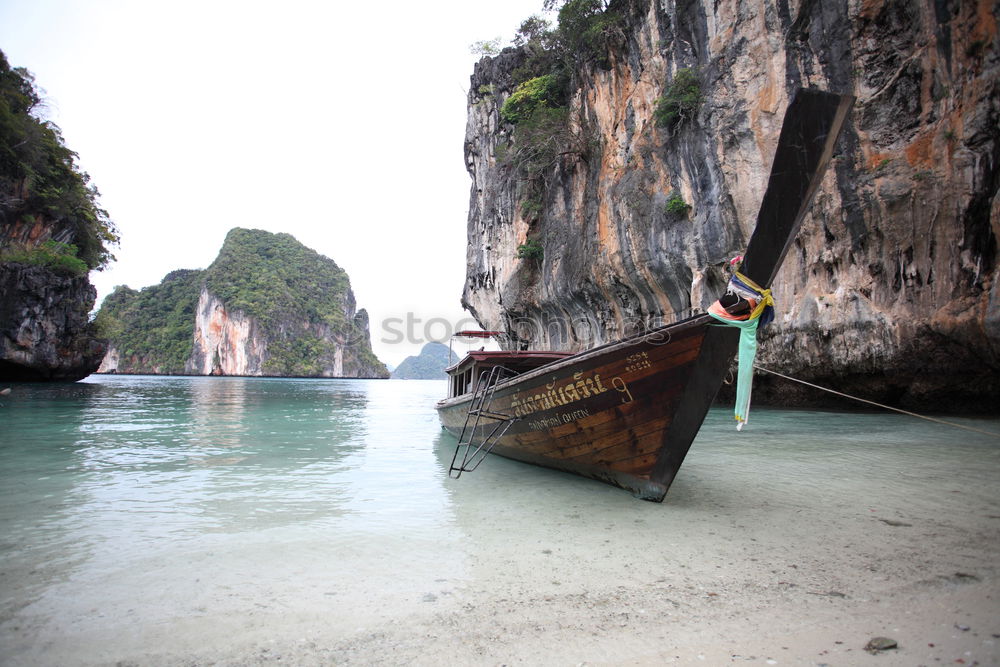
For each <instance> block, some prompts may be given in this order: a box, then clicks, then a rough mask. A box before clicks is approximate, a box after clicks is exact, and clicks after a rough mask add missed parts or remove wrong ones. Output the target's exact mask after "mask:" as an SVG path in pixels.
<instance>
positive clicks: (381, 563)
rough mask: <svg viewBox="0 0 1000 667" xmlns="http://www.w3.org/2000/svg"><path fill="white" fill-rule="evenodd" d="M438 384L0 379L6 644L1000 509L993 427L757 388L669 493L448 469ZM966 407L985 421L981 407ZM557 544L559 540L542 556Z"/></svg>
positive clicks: (383, 603)
mask: <svg viewBox="0 0 1000 667" xmlns="http://www.w3.org/2000/svg"><path fill="white" fill-rule="evenodd" d="M444 390H445V383H444V382H420V381H352V380H283V379H249V378H154V377H125V376H95V377H92V378H89V379H88V380H87V381H85V382H81V383H76V384H67V385H16V386H14V388H13V392H12V393H11V394H10V395H9V396H6V397H0V557H2V561H0V562H2V568H0V583H2V591H0V658H6V660H3V659H0V662H4V663H6V662H8V661H10V662H11V663H15V664H37V663H39V661H40V662H41V663H46V662H47V661H50V660H51V664H60V662H61V660H63V659H65V656H76V657H80V656H86V659H83V658H81V662H83V663H86V662H88V661H93V662H97V663H100V662H101V661H114V660H116V659H117V658H118V657H120V656H121V655H131V654H134V653H135V652H137V651H140V650H150V647H154V648H156V647H160V649H162V650H166V648H164V647H166V646H169V647H171V648H172V650H179V651H183V650H185V648H184V647H185V646H189V647H202V646H204V645H206V643H211V642H217V641H221V639H220V637H227V636H243V635H247V636H259V635H260V633H261V632H264V633H265V634H266V633H267V632H273V633H275V634H276V635H278V636H284V635H283V633H284V634H288V633H291V634H294V635H296V636H297V634H298V633H302V634H303V635H306V634H308V632H313V631H316V632H318V631H319V630H318V629H317V628H318V627H319V626H317V625H316V624H317V623H319V621H318V620H317V619H320V618H321V619H322V626H323V628H324V631H326V632H333V633H335V634H336V633H343V634H345V635H346V634H349V633H354V632H357V631H358V628H362V627H365V626H371V625H372V624H376V625H377V624H379V623H387V622H391V620H392V619H393V618H397V617H399V616H400V615H403V614H407V613H422V612H424V611H427V610H429V609H431V608H434V609H440V608H442V607H443V606H445V605H447V604H461V601H462V599H463V595H468V594H471V593H470V591H471V592H475V591H479V592H480V593H482V592H483V591H492V590H495V587H503V586H507V587H508V588H511V589H513V590H516V589H517V587H518V586H519V585H522V584H523V581H524V580H525V578H528V579H530V578H531V577H532V576H538V577H540V579H539V580H538V581H536V582H535V583H534V589H537V590H541V591H543V592H544V590H546V589H553V590H565V589H560V588H559V587H564V586H572V585H574V583H575V584H578V585H580V586H584V585H585V584H584V582H583V581H582V580H581V579H579V577H581V576H583V575H582V574H581V573H580V572H579V571H578V568H577V565H576V564H577V563H581V562H586V563H588V568H587V576H588V577H594V576H597V577H598V578H600V577H606V578H607V579H609V580H610V579H613V578H615V577H620V576H621V571H620V562H621V559H622V558H634V552H635V549H634V548H635V545H636V543H637V539H638V541H639V542H640V543H641V542H642V540H643V539H645V537H644V535H647V534H648V533H646V532H645V531H646V530H647V529H648V530H651V531H653V532H658V534H660V535H662V536H664V537H663V540H664V543H666V544H669V545H671V548H672V549H673V551H672V553H673V556H672V557H675V558H678V559H681V558H684V557H686V556H685V554H687V556H690V557H691V558H692V559H695V556H696V552H698V551H699V550H703V549H704V548H705V546H706V545H709V547H712V548H715V547H717V548H718V550H719V552H720V553H722V554H724V553H725V550H726V549H727V548H730V547H729V546H727V544H723V543H722V539H723V538H722V537H713V535H715V532H714V529H713V530H712V531H709V532H707V533H704V534H701V533H700V531H702V530H703V529H704V530H707V527H708V526H713V525H715V524H718V523H719V522H720V521H723V522H725V523H726V525H731V526H733V527H737V526H738V527H740V528H744V527H745V526H746V525H752V526H753V529H754V530H758V531H764V532H766V531H767V530H772V531H778V532H779V533H780V534H781V535H782V536H783V537H784V538H786V539H799V540H803V541H804V542H806V543H808V542H809V540H814V539H815V540H818V539H819V537H816V536H814V535H812V534H811V533H809V532H808V530H809V528H808V526H806V525H805V524H802V525H799V524H798V523H795V522H789V521H788V518H789V517H795V519H796V521H804V522H805V523H806V524H811V523H813V522H814V521H833V522H834V524H832V525H831V530H834V529H835V528H836V522H841V523H842V524H843V525H842V526H840V528H841V529H843V530H845V531H849V529H851V528H850V527H851V526H852V525H853V523H852V522H853V519H852V518H851V517H855V516H858V517H861V518H863V519H864V520H865V521H868V520H870V519H871V516H869V513H876V512H877V513H879V514H878V516H880V517H886V518H889V519H890V520H903V521H908V522H911V523H912V521H913V520H914V519H913V518H912V517H914V516H926V517H929V519H928V520H931V521H933V520H935V519H934V517H942V516H948V515H949V513H951V514H954V515H956V516H974V517H976V519H975V520H976V521H978V522H979V524H976V525H975V526H973V527H972V528H970V530H987V531H992V532H994V533H996V532H997V526H998V525H1000V522H998V521H997V519H1000V482H998V480H1000V440H998V439H995V438H990V437H988V436H983V435H978V434H974V433H968V432H963V431H956V430H953V429H948V428H946V427H943V426H939V425H935V424H928V423H926V422H922V421H917V420H913V419H910V418H907V417H902V416H898V415H892V414H841V413H830V412H809V411H794V412H792V411H776V410H755V411H754V412H753V413H752V415H751V422H750V425H749V427H748V429H747V430H746V431H745V432H744V433H742V434H737V432H736V431H735V429H734V428H733V427H732V424H733V422H732V418H731V416H730V414H729V412H728V411H726V410H721V409H720V410H713V412H712V413H711V414H710V417H709V420H708V422H707V423H706V425H705V428H704V429H703V431H702V433H701V434H700V435H699V437H698V440H696V442H695V445H694V446H693V448H692V451H691V454H690V455H689V457H688V460H687V462H686V463H685V465H684V467H683V468H682V469H681V474H680V475H679V477H678V479H677V481H676V482H675V484H674V487H673V488H672V489H671V491H670V493H669V494H668V496H667V502H665V503H664V504H662V505H657V504H652V503H644V502H641V501H637V500H634V499H633V498H631V496H629V495H628V494H627V493H625V492H622V491H620V490H617V489H613V488H611V487H607V486H605V485H601V484H598V483H596V482H592V481H589V480H583V479H581V478H576V477H572V476H569V475H565V474H562V473H556V472H552V471H546V470H542V469H538V468H534V467H530V466H525V465H523V464H519V463H516V462H511V461H506V460H503V459H497V458H491V459H489V460H488V461H487V462H486V463H484V464H483V466H482V467H481V468H480V469H479V470H477V471H476V472H475V473H470V474H466V475H463V476H462V478H461V479H460V480H451V479H449V478H448V475H447V463H448V461H449V460H450V457H451V454H452V451H453V447H454V444H455V441H454V439H452V438H451V437H450V436H447V435H446V434H444V433H443V432H442V431H441V430H440V427H439V424H438V420H437V416H436V414H435V411H434V409H433V405H434V403H435V401H436V400H437V399H438V398H439V397H440V396H441V395H442V394H443V392H444ZM959 421H962V423H966V424H972V425H976V426H977V427H981V428H987V429H992V430H994V431H998V432H1000V422H998V420H968V419H966V420H959ZM831 512H833V514H830V513H831ZM720 516H722V517H723V518H722V519H720V518H719V517H720ZM872 516H874V515H872ZM713 517H714V519H713ZM713 521H714V522H715V524H713ZM637 524H641V525H642V528H643V532H642V533H639V534H638V536H637V534H636V533H635V530H636V526H637ZM865 525H866V526H867V525H868V524H865ZM880 527H884V526H880ZM678 534H681V535H685V536H686V537H685V539H678V538H677V535H678ZM845 534H846V533H845ZM762 535H763V533H762ZM688 538H690V539H688ZM726 539H727V540H728V539H729V538H726ZM747 539H751V538H747ZM752 539H753V540H754V541H756V539H757V537H754V538H752ZM845 539H846V538H845ZM713 540H719V542H714V541H713ZM554 544H558V545H559V546H558V547H556V546H553V545H554ZM745 544H750V543H749V542H746V543H745ZM817 544H818V543H817ZM914 548H917V547H916V546H914ZM553 549H558V550H561V551H562V553H563V554H564V556H566V558H565V563H563V564H561V565H559V566H557V567H552V565H551V563H550V560H546V559H547V558H548V557H549V555H550V554H552V553H553ZM595 554H605V555H606V556H607V558H604V559H599V558H597V557H596V555H595ZM543 564H544V567H545V568H548V569H547V570H546V572H545V574H544V575H539V574H533V573H537V572H539V571H540V570H541V568H542V566H543ZM692 567H696V566H692ZM956 567H957V566H956ZM586 585H588V586H592V585H593V584H586ZM276 618H291V619H293V620H294V623H293V622H292V621H289V622H288V623H286V624H285V625H282V624H281V623H278V622H277V621H275V619H276ZM276 623H277V625H276ZM309 628H312V629H311V630H310V629H309ZM191 650H194V648H191ZM52 656H56V657H55V658H53V657H52ZM58 656H63V658H62V659H59V658H58ZM70 662H75V661H74V660H70Z"/></svg>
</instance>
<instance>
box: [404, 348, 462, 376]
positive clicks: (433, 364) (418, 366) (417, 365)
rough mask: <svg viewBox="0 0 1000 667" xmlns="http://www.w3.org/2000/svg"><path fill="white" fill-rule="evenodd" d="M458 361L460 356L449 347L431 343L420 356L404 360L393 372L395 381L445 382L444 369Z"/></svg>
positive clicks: (422, 350)
mask: <svg viewBox="0 0 1000 667" xmlns="http://www.w3.org/2000/svg"><path fill="white" fill-rule="evenodd" d="M456 361H458V355H456V354H455V353H454V352H451V350H449V349H448V346H447V345H442V344H441V343H436V342H431V343H427V344H426V345H424V347H423V349H421V350H420V354H419V355H415V356H410V357H407V358H406V359H404V360H403V362H402V363H401V364H399V366H397V367H396V370H394V371H393V372H392V376H391V377H392V379H393V380H444V379H445V378H447V377H448V376H447V374H446V373H445V372H444V369H445V368H447V367H448V366H450V365H451V364H453V363H455V362H456Z"/></svg>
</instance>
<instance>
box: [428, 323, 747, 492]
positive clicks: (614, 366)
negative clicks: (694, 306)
mask: <svg viewBox="0 0 1000 667" xmlns="http://www.w3.org/2000/svg"><path fill="white" fill-rule="evenodd" d="M711 322H712V320H711V318H709V317H708V316H707V315H702V316H698V317H695V318H691V319H689V320H685V321H683V322H679V323H677V324H674V325H671V326H667V327H663V328H660V329H655V330H652V331H650V332H649V333H647V334H645V335H641V336H636V337H634V338H630V339H627V340H624V341H621V342H619V343H615V344H612V345H607V346H604V347H601V348H597V349H594V350H590V351H588V352H584V353H581V354H578V355H574V356H572V357H567V358H566V359H563V360H561V361H557V362H554V363H551V364H548V365H546V366H543V367H541V368H538V369H536V370H534V371H530V372H528V373H525V374H523V375H520V376H517V377H515V378H513V379H511V380H508V381H507V382H505V383H502V384H500V385H498V386H497V389H496V393H495V394H494V397H493V401H492V405H491V411H494V412H498V413H502V414H506V415H508V416H510V417H513V418H514V421H513V422H512V423H511V425H510V427H509V428H508V429H507V431H506V432H505V433H504V435H503V436H502V437H501V438H500V439H499V440H498V441H497V443H496V444H495V445H494V447H493V449H492V452H493V453H495V454H499V455H501V456H504V457H507V458H511V459H516V460H519V461H524V462H527V463H532V464H535V465H541V466H545V467H548V468H555V469H557V470H564V471H567V472H572V473H575V474H578V475H582V476H584V477H590V478H593V479H598V480H601V481H603V482H607V483H609V484H613V485H615V486H619V487H621V488H624V489H627V490H629V491H631V492H632V493H634V494H635V495H637V496H639V497H641V498H644V499H647V500H654V501H661V500H662V499H663V497H664V495H665V494H666V492H667V489H668V488H669V486H670V482H671V481H672V480H673V477H674V475H675V474H676V471H677V468H679V467H680V464H681V462H682V461H683V459H684V456H685V455H686V454H687V450H688V448H689V447H690V440H691V439H693V435H692V436H691V438H687V437H686V433H687V432H688V431H689V429H688V428H687V427H686V424H687V422H694V421H696V422H697V425H696V426H695V427H694V429H693V432H694V433H696V432H697V426H699V425H700V424H701V421H702V420H703V419H704V416H705V412H707V409H708V405H709V404H710V402H711V398H712V397H711V396H709V397H708V400H705V398H704V397H703V396H702V394H703V393H704V391H699V386H700V385H703V384H704V383H705V381H704V377H703V376H704V375H705V373H706V371H712V370H714V369H715V368H716V367H718V366H720V365H721V366H722V368H723V369H725V368H726V367H728V364H729V361H730V360H731V359H732V356H733V354H734V353H735V349H736V337H735V336H734V335H733V334H734V333H735V332H732V331H729V330H725V329H723V328H722V327H717V326H714V325H712V324H711ZM719 340H722V342H723V349H722V350H719V349H717V348H718V344H719ZM706 342H707V343H708V345H707V346H706ZM720 352H721V356H720V354H719V353H720ZM710 361H712V362H714V363H708V362H710ZM706 366H710V368H707V367H706ZM717 389H718V385H717V384H716V385H715V387H714V390H713V391H712V394H713V396H714V393H715V391H716V390H717ZM692 393H695V394H698V396H692V395H691V394H692ZM471 400H472V398H471V396H470V395H465V396H460V397H456V398H453V399H448V400H445V401H442V402H441V403H439V404H438V411H439V414H440V417H441V423H442V425H443V426H444V428H445V429H446V430H447V431H449V432H450V433H452V434H454V435H455V436H456V437H457V436H459V434H460V433H461V432H462V428H463V426H465V424H466V417H467V415H468V411H469V405H470V402H471ZM691 403H697V404H699V405H702V406H704V407H703V408H702V411H701V414H691V413H690V412H687V413H683V412H681V411H680V408H681V407H682V406H684V405H686V404H691ZM679 413H680V414H679ZM497 421H498V420H494V419H484V420H483V423H482V424H481V425H480V432H478V433H476V434H475V436H476V437H477V438H480V439H481V438H483V437H485V436H486V435H487V433H488V431H489V430H491V429H492V428H493V426H494V425H495V424H496V422H497ZM672 434H676V435H673V436H672ZM466 435H468V433H467V434H466Z"/></svg>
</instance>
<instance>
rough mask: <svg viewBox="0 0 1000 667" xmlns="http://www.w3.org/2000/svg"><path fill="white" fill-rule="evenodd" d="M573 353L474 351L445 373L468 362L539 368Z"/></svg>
mask: <svg viewBox="0 0 1000 667" xmlns="http://www.w3.org/2000/svg"><path fill="white" fill-rule="evenodd" d="M573 354H574V353H573V352H552V351H549V350H512V351H507V350H476V351H474V352H469V353H468V354H467V355H466V356H465V358H464V359H462V360H461V361H459V362H458V363H457V364H454V365H453V366H450V367H448V368H446V369H445V370H446V371H447V372H451V371H453V370H455V369H456V368H458V367H459V366H463V365H465V364H467V363H469V362H470V360H472V361H474V362H476V363H489V364H494V365H503V364H511V363H514V364H517V363H523V362H526V361H527V362H534V363H533V364H532V365H534V366H541V365H543V364H547V363H549V362H550V361H557V360H559V359H565V358H566V357H571V356H573Z"/></svg>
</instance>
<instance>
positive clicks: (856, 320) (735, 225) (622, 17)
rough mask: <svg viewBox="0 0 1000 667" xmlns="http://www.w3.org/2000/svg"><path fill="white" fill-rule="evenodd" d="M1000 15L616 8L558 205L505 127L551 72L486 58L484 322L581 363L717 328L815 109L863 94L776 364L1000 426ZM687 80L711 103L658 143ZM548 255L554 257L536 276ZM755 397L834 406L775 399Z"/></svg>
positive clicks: (804, 1)
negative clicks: (786, 158)
mask: <svg viewBox="0 0 1000 667" xmlns="http://www.w3.org/2000/svg"><path fill="white" fill-rule="evenodd" d="M998 7H1000V5H998V4H997V3H995V2H987V1H975V0H970V1H968V2H948V1H947V0H937V1H935V2H926V3H914V2H904V1H899V0H865V1H864V2H862V1H859V0H849V1H839V2H815V1H814V0H801V1H799V2H787V1H785V0H778V1H765V2H761V3H756V2H740V1H738V0H721V1H718V2H705V1H704V0H691V1H685V2H680V1H677V2H673V1H671V0H662V1H659V0H625V1H615V2H611V3H610V6H609V7H608V8H607V10H606V11H607V12H613V13H614V14H615V15H616V17H617V20H618V23H617V24H616V25H618V26H620V38H619V39H617V40H616V41H613V42H611V43H610V45H609V47H608V49H607V53H606V55H605V57H603V58H601V59H599V60H590V61H587V62H585V63H583V64H581V65H579V66H578V67H577V69H576V70H575V72H574V78H573V86H572V87H571V90H570V93H569V102H568V108H569V113H570V117H571V118H572V123H573V124H574V127H573V133H572V134H573V136H575V137H577V138H578V139H577V140H576V145H575V146H573V145H570V146H567V147H566V149H565V150H563V151H561V152H560V153H559V155H558V158H557V159H555V160H553V161H552V162H551V164H549V165H547V166H546V168H545V170H544V172H543V173H542V178H541V183H542V187H541V188H535V190H531V189H530V188H529V187H528V184H527V181H526V179H525V178H523V177H522V175H520V174H518V173H516V172H515V170H513V169H512V168H511V167H510V164H509V162H507V161H505V160H503V159H502V156H503V151H504V149H505V148H508V147H509V146H510V145H511V141H512V136H514V128H513V126H512V125H511V124H510V123H508V122H505V121H504V118H503V116H502V115H501V113H500V111H501V107H502V104H503V103H504V101H505V100H506V99H508V98H509V96H510V95H511V93H512V92H513V91H514V89H515V84H516V79H515V74H516V72H517V70H518V68H520V67H523V66H524V63H525V61H526V59H527V58H528V57H529V54H528V53H527V51H526V49H524V48H522V49H507V50H505V51H504V52H502V53H501V54H500V55H499V56H497V57H495V58H484V59H483V60H481V61H480V62H479V63H478V64H477V66H476V68H475V72H474V74H473V76H472V81H471V86H470V93H469V113H468V126H467V133H466V144H465V154H466V163H467V167H468V170H469V173H470V174H471V176H472V178H473V186H472V194H471V201H470V211H469V222H468V238H469V248H468V275H467V280H466V284H465V289H464V293H463V304H464V305H465V306H466V307H467V308H468V309H469V310H470V311H471V312H472V313H473V314H474V315H475V316H476V318H477V320H478V321H479V322H480V324H481V325H482V326H483V327H484V328H487V329H497V328H502V329H505V330H507V331H508V332H509V333H510V336H511V345H515V346H530V347H541V348H553V349H563V350H580V349H583V348H586V347H588V346H591V345H594V344H599V343H601V342H604V341H607V340H609V339H614V338H618V337H621V336H623V335H625V334H627V333H629V332H630V331H632V330H634V329H635V328H637V327H641V326H647V325H650V324H654V323H656V322H659V321H662V320H668V319H671V318H673V317H674V316H676V315H678V314H684V313H685V312H687V311H688V309H691V308H703V307H705V306H706V305H707V304H708V303H710V302H711V301H712V300H714V299H715V298H716V296H717V295H718V293H719V292H720V290H722V289H724V284H725V279H724V264H725V262H726V261H727V260H728V259H729V258H730V257H732V256H733V255H736V254H739V253H740V252H741V251H742V249H743V246H744V244H745V243H746V240H747V239H748V238H749V235H750V233H751V232H752V229H753V227H754V224H755V218H756V213H757V207H758V206H759V203H760V200H761V196H762V194H763V190H764V188H765V186H766V181H767V173H768V170H769V168H770V159H771V155H772V152H773V150H774V146H775V144H776V140H777V134H778V131H779V130H780V123H781V119H782V114H783V112H784V109H785V106H786V105H787V102H788V100H789V97H790V95H791V93H792V92H793V91H794V89H795V88H796V87H798V86H813V87H817V88H822V89H828V90H833V91H836V92H846V93H851V94H853V95H855V96H856V97H857V99H858V102H857V104H856V106H855V110H854V113H853V116H852V118H851V119H850V121H849V127H848V128H847V130H846V132H845V135H844V136H843V137H842V139H841V142H840V144H839V145H838V151H837V153H836V155H835V156H834V160H833V163H832V164H831V168H830V170H829V172H828V174H827V176H826V179H825V181H824V184H823V187H822V188H821V191H820V192H819V193H818V194H817V197H816V199H815V201H814V204H813V208H812V213H811V215H810V216H809V217H807V219H806V221H805V223H804V225H803V229H802V231H801V233H800V235H799V237H798V239H797V240H796V242H795V245H794V246H793V248H792V250H791V251H790V253H789V255H788V258H787V259H786V261H785V264H784V266H783V268H782V270H781V271H780V273H779V274H778V276H777V278H776V280H775V283H774V289H775V297H776V300H777V303H778V309H779V317H778V320H777V321H776V323H775V324H774V325H772V326H771V327H769V328H768V329H766V330H765V331H764V332H762V345H761V354H760V357H759V363H760V364H761V365H762V366H764V367H769V368H773V369H775V370H779V371H783V372H788V373H791V374H793V375H795V376H798V377H802V378H806V379H810V380H814V381H818V382H820V383H823V384H827V385H834V386H837V387H839V388H841V389H842V390H847V391H852V392H856V393H859V394H863V395H865V396H867V397H869V398H872V399H876V400H878V399H882V400H889V401H893V402H895V403H897V404H903V405H908V406H911V407H920V408H925V409H973V410H988V411H996V410H997V409H998V406H1000V286H998V284H1000V280H998V278H1000V275H998V268H997V261H996V260H997V253H996V250H997V236H998V234H1000V198H998V194H997V193H998V186H1000V61H998V52H1000V49H998V31H997V16H998ZM684 69H686V70H690V71H693V72H695V73H696V75H697V79H698V82H699V84H700V90H701V103H700V105H699V106H698V107H697V111H696V113H694V114H693V117H692V118H690V119H689V122H685V123H684V124H682V125H673V126H667V127H661V126H658V125H657V123H656V122H655V121H654V115H655V111H656V108H657V102H658V99H659V98H661V96H664V94H665V92H666V91H667V89H668V86H669V84H670V83H671V82H672V81H673V80H674V79H675V78H676V77H677V75H678V72H679V71H681V70H684ZM581 137H582V139H583V141H580V140H579V138H581ZM534 182H535V183H538V182H539V180H538V179H537V178H536V179H535V181H534ZM672 201H679V202H683V203H684V204H687V205H689V206H690V208H688V209H684V208H683V206H681V207H677V206H672V205H671V203H672ZM527 241H532V242H534V243H536V244H538V246H540V247H541V248H542V249H543V250H544V254H543V255H542V257H541V258H538V257H535V258H531V257H530V256H529V257H526V258H522V259H519V258H518V247H519V246H522V245H523V244H525V243H526V242H527ZM754 396H755V400H758V399H770V400H772V401H780V402H781V403H783V404H794V403H800V404H807V403H814V402H815V401H816V400H817V397H816V395H815V394H806V393H803V392H800V391H799V390H797V389H795V388H794V387H793V386H789V385H787V384H784V383H782V384H780V385H779V384H776V383H773V382H772V381H771V380H770V379H769V378H768V377H761V378H759V380H758V382H757V387H756V388H755V394H754Z"/></svg>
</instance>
